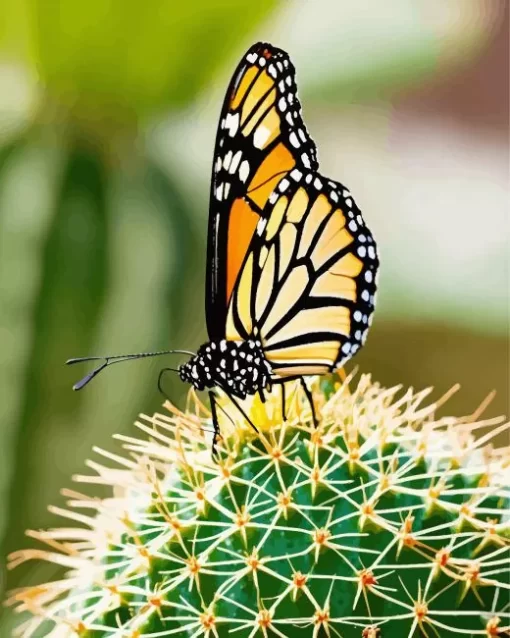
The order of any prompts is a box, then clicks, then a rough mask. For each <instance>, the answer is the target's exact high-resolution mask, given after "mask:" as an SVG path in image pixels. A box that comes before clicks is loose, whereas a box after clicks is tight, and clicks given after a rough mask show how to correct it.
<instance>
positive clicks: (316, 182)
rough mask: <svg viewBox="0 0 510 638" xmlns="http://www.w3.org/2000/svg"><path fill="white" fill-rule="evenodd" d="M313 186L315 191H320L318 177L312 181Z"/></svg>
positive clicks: (320, 185) (320, 184)
mask: <svg viewBox="0 0 510 638" xmlns="http://www.w3.org/2000/svg"><path fill="white" fill-rule="evenodd" d="M313 185H314V186H315V188H316V189H317V190H320V189H321V188H322V182H321V180H320V179H319V178H318V177H316V178H315V179H314V182H313Z"/></svg>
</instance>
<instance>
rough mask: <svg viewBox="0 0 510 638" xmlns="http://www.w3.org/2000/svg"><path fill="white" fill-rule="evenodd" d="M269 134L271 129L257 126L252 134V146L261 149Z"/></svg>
mask: <svg viewBox="0 0 510 638" xmlns="http://www.w3.org/2000/svg"><path fill="white" fill-rule="evenodd" d="M270 135H271V131H270V130H269V129H268V128H266V127H265V126H259V127H258V128H257V130H256V131H255V133H254V135H253V146H255V148H260V149H262V147H263V146H264V144H265V143H266V142H267V140H268V138H269V136H270Z"/></svg>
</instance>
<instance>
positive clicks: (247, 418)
mask: <svg viewBox="0 0 510 638" xmlns="http://www.w3.org/2000/svg"><path fill="white" fill-rule="evenodd" d="M227 396H228V398H229V399H230V400H231V401H232V403H233V404H234V405H235V406H236V408H237V409H238V410H239V412H240V413H241V414H242V415H243V417H244V418H245V419H246V420H247V421H248V423H249V424H250V425H251V427H252V428H253V429H254V430H255V432H256V433H257V434H259V431H258V429H257V427H256V426H255V425H254V423H253V421H252V420H251V419H250V417H249V416H248V415H247V414H246V412H245V411H244V410H243V408H242V407H241V406H240V405H239V403H238V402H237V401H236V400H235V399H234V397H233V396H232V395H230V394H227Z"/></svg>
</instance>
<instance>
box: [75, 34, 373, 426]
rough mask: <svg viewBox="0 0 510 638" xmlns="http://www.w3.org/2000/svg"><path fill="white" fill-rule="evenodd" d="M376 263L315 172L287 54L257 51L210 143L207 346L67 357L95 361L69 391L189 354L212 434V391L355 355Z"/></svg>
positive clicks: (341, 203)
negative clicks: (130, 364) (127, 366)
mask: <svg viewBox="0 0 510 638" xmlns="http://www.w3.org/2000/svg"><path fill="white" fill-rule="evenodd" d="M378 266H379V259H378V255H377V247H376V243H375V241H374V239H373V236H372V233H371V232H370V231H369V229H368V228H367V226H366V224H365V222H364V220H363V217H362V215H361V212H360V210H359V208H358V207H357V205H356V203H355V201H354V198H353V197H352V195H351V193H350V192H349V190H348V189H347V188H346V187H345V186H343V185H342V184H340V183H339V182H336V181H333V180H331V179H329V178H326V177H324V176H323V175H321V174H320V173H319V165H318V161H317V151H316V146H315V144H314V142H313V140H312V139H311V137H310V135H309V133H308V131H307V129H306V126H305V124H304V122H303V119H302V116H301V104H300V102H299V99H298V96H297V87H296V81H295V69H294V67H293V65H292V63H291V61H290V59H289V56H288V55H287V53H285V52H284V51H283V50H281V49H278V48H276V47H274V46H272V45H270V44H268V43H264V42H260V43H257V44H255V45H253V46H252V47H251V48H250V49H249V50H248V51H247V53H246V54H245V56H244V57H243V58H242V60H241V62H240V63H239V65H238V67H237V69H236V70H235V72H234V74H233V77H232V79H231V82H230V84H229V86H228V89H227V93H226V97H225V101H224V103H223V108H222V111H221V115H220V122H219V126H218V131H217V137H216V144H215V150H214V157H213V169H212V178H211V191H210V204H209V227H208V250H207V272H206V303H205V309H206V322H207V331H208V336H209V341H208V342H207V343H205V344H204V345H202V346H201V347H200V348H199V349H198V351H197V352H196V353H190V352H187V351H182V350H181V351H176V350H172V351H165V352H162V353H145V354H142V355H122V356H117V357H89V358H86V359H83V358H81V359H71V360H70V361H69V362H68V363H76V362H78V361H84V360H90V359H103V360H104V362H103V364H102V365H101V366H99V368H96V370H93V371H92V372H91V373H90V374H89V375H87V376H86V377H85V378H84V379H83V380H82V381H81V382H79V383H78V384H76V385H75V389H79V388H81V387H83V386H84V385H85V384H86V383H88V381H90V379H91V378H93V377H94V376H95V375H96V374H98V373H99V372H100V371H101V370H102V369H104V368H105V367H106V366H107V365H109V364H110V363H117V362H120V361H125V360H129V359H132V358H139V357H141V356H152V355H153V354H168V353H182V354H188V355H190V356H191V358H190V359H189V360H188V361H187V362H186V363H184V364H182V365H181V366H180V367H179V368H178V370H177V371H178V372H179V375H180V378H181V379H182V381H184V382H187V383H190V384H192V385H193V386H194V387H195V388H196V389H197V390H204V389H206V388H208V389H209V391H210V398H211V406H212V408H213V417H214V420H215V430H216V427H217V415H216V411H215V402H214V401H215V398H214V392H213V390H214V389H216V388H219V389H221V390H223V391H224V392H225V393H226V394H227V395H228V396H229V397H230V398H231V399H232V400H233V401H235V399H236V398H237V399H244V398H246V397H247V396H250V395H255V394H256V393H259V394H260V395H261V397H263V393H264V390H266V389H267V388H270V387H271V386H272V385H274V384H284V383H285V382H286V381H290V380H295V379H300V380H303V377H305V376H308V375H322V374H325V373H327V372H331V371H333V370H335V369H336V368H339V367H342V366H343V364H344V363H345V362H346V361H347V360H348V359H350V358H351V357H352V356H353V355H355V354H356V352H357V351H358V350H359V348H360V347H361V346H362V345H363V344H364V343H365V340H366V338H367V333H368V330H369V326H370V323H371V319H372V313H373V311H374V304H375V293H376V275H377V271H378ZM303 387H304V388H305V391H306V389H307V386H306V384H304V383H303ZM282 388H283V385H282ZM236 405H239V404H238V403H237V402H236ZM240 409H241V408H240ZM314 418H315V416H314ZM252 425H253V424H252ZM254 427H255V426H254ZM255 429H256V428H255Z"/></svg>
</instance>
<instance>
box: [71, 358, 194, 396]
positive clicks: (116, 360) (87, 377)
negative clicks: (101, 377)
mask: <svg viewBox="0 0 510 638" xmlns="http://www.w3.org/2000/svg"><path fill="white" fill-rule="evenodd" d="M166 354H186V355H189V356H190V357H192V356H194V355H195V353H194V352H190V351H189V350H162V351H160V352H140V353H137V354H119V355H114V356H110V357H77V358H74V359H68V360H67V361H66V365H73V364H75V363H85V362H87V361H102V362H103V363H102V364H101V365H99V366H98V367H97V368H94V370H92V372H89V373H88V374H87V375H85V376H84V377H83V379H81V380H80V381H78V383H75V384H74V385H73V390H81V389H82V388H84V387H85V386H86V385H87V383H89V381H92V379H93V378H94V377H96V376H97V375H98V374H99V373H100V372H101V371H102V370H104V369H105V368H106V367H107V366H109V365H112V364H114V363H122V362H123V361H134V360H135V359H145V358H147V357H160V356H163V355H166ZM176 371H177V370H176Z"/></svg>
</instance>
